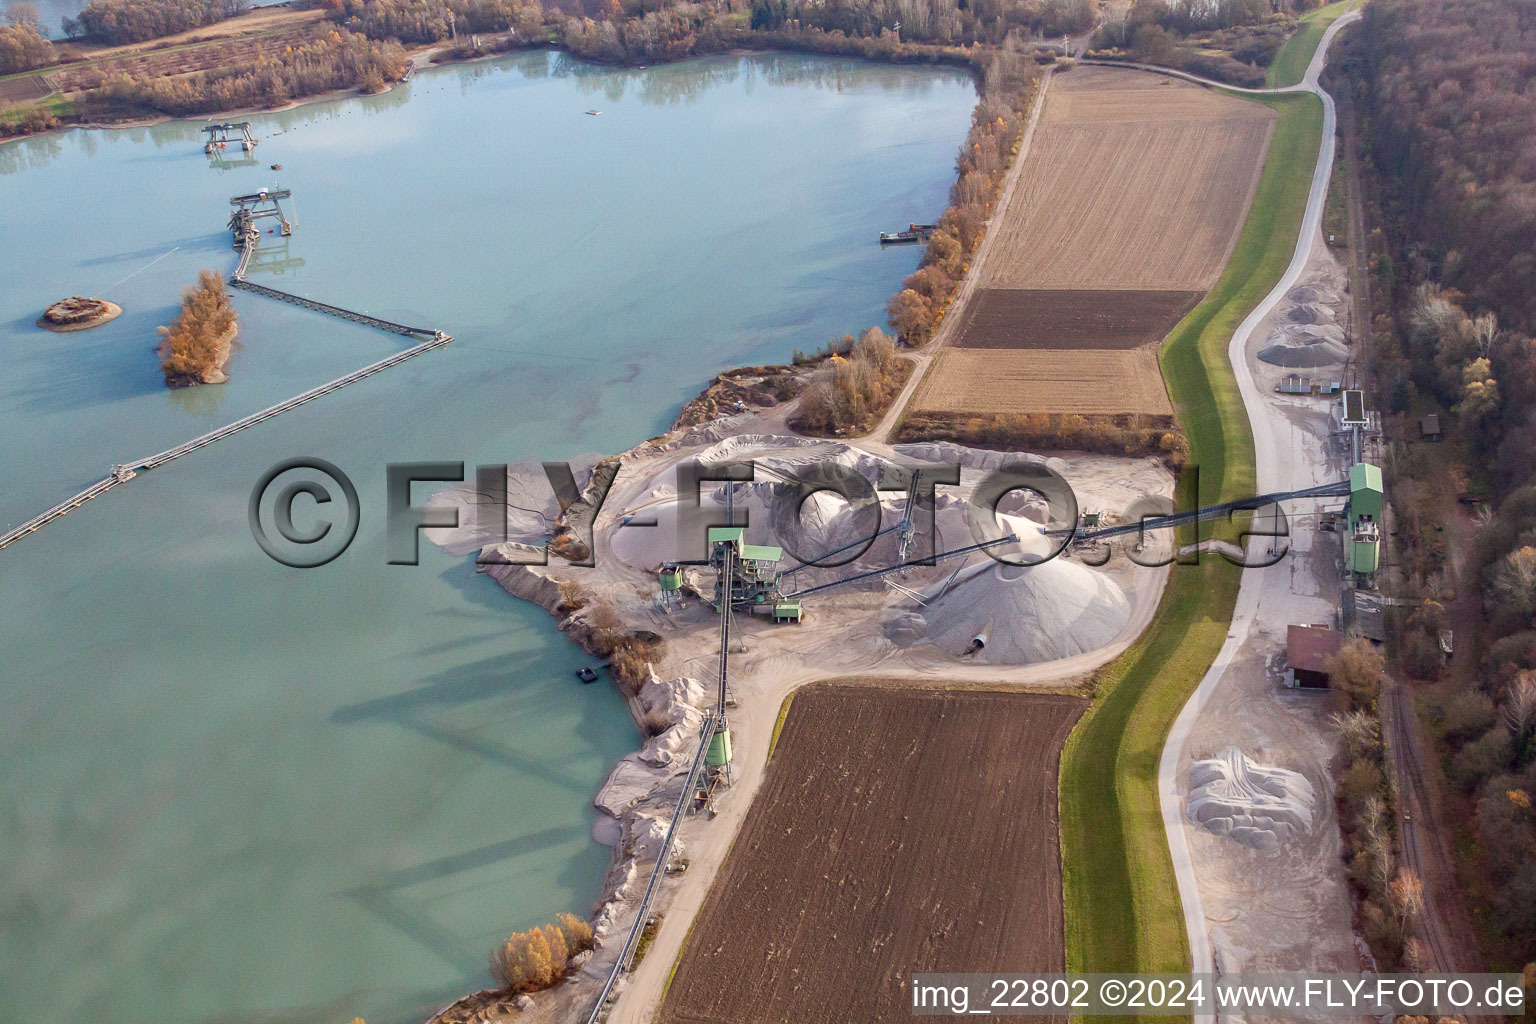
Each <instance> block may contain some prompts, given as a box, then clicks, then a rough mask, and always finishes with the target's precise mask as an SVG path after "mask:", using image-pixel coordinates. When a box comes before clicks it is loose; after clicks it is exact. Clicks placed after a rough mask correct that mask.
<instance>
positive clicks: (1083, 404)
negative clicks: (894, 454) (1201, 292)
mask: <svg viewBox="0 0 1536 1024" xmlns="http://www.w3.org/2000/svg"><path fill="white" fill-rule="evenodd" d="M913 405H914V406H915V407H916V408H917V409H918V410H919V411H922V412H947V413H954V414H956V415H960V416H963V415H965V414H966V413H1029V412H1047V413H1083V414H1086V415H1115V414H1118V413H1153V414H1158V415H1172V413H1173V406H1172V405H1170V404H1169V402H1168V390H1167V388H1165V387H1164V386H1163V375H1162V373H1161V372H1160V371H1159V370H1158V368H1157V350H1156V349H1155V348H1154V347H1152V346H1149V345H1144V346H1142V347H1141V348H1128V349H1127V348H1120V349H1108V348H1097V349H1087V348H1080V349H1068V350H1061V349H1044V348H1030V349H1025V348H947V349H945V350H944V351H943V352H940V353H939V358H938V359H937V360H935V361H934V364H933V367H932V368H931V369H930V370H929V371H928V376H927V377H925V378H924V379H923V383H922V386H921V387H920V388H919V389H918V392H917V397H916V399H915V401H914V402H913Z"/></svg>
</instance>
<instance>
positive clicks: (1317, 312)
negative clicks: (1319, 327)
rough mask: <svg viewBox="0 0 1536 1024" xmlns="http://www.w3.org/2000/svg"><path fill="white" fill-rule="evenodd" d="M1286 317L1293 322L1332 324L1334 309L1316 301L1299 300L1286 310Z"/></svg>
mask: <svg viewBox="0 0 1536 1024" xmlns="http://www.w3.org/2000/svg"><path fill="white" fill-rule="evenodd" d="M1285 318H1286V319H1287V320H1289V321H1290V322H1291V323H1293V324H1331V323H1333V310H1331V309H1329V308H1328V307H1327V306H1321V305H1319V304H1317V303H1316V302H1299V303H1297V304H1296V305H1294V306H1292V307H1291V308H1290V309H1289V310H1287V311H1286V314H1285Z"/></svg>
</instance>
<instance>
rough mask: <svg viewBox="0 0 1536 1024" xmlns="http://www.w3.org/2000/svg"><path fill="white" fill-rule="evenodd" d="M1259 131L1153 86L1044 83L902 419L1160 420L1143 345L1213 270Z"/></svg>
mask: <svg viewBox="0 0 1536 1024" xmlns="http://www.w3.org/2000/svg"><path fill="white" fill-rule="evenodd" d="M1274 122H1275V112H1274V111H1273V110H1271V109H1270V108H1269V107H1266V106H1263V105H1260V104H1257V103H1250V102H1248V101H1245V100H1239V99H1235V98H1233V97H1230V96H1224V95H1222V94H1221V93H1218V92H1215V91H1213V90H1210V89H1204V88H1201V87H1199V86H1197V85H1193V84H1191V83H1188V82H1180V81H1177V80H1175V79H1171V78H1168V77H1166V76H1163V75H1154V74H1149V73H1146V72H1140V71H1131V70H1124V69H1117V68H1096V67H1078V68H1075V69H1073V70H1071V71H1067V72H1063V73H1058V74H1056V75H1055V76H1054V77H1053V79H1052V81H1051V85H1050V91H1049V92H1048V93H1047V94H1046V99H1045V107H1044V109H1043V110H1042V112H1041V117H1040V123H1039V126H1038V128H1037V130H1036V135H1035V139H1034V143H1033V145H1032V147H1031V149H1030V152H1029V156H1028V164H1027V165H1026V166H1025V167H1024V169H1023V177H1022V178H1021V179H1020V181H1019V184H1018V187H1017V188H1016V189H1015V190H1014V191H1013V193H1012V194H1011V195H1010V197H1009V199H1008V204H1007V207H1006V209H1005V210H1004V211H1003V214H1002V216H1001V219H1000V222H999V223H998V224H997V225H996V226H995V227H994V228H993V230H995V231H996V232H997V234H996V235H995V236H994V238H993V240H992V242H991V251H990V253H989V255H988V257H987V260H986V263H985V265H984V266H983V267H982V268H980V269H981V277H980V278H979V280H978V281H977V287H976V290H975V292H974V293H973V294H972V296H971V298H970V301H969V302H968V303H967V304H966V308H965V309H962V310H955V311H954V312H953V313H952V314H951V315H955V316H960V317H963V319H962V320H961V321H960V323H959V324H958V325H957V327H958V332H957V334H956V337H955V340H954V341H953V342H951V344H950V346H949V349H948V350H946V351H945V352H943V353H942V354H941V355H940V357H939V358H938V359H936V360H935V361H934V362H933V364H932V365H931V366H930V367H929V369H928V372H927V374H926V375H925V377H924V378H923V380H922V382H921V383H920V385H919V387H918V390H917V392H916V394H915V396H914V399H913V403H912V409H913V410H914V411H916V412H922V413H947V414H952V415H955V416H965V415H966V414H977V415H980V414H992V413H1081V414H1085V415H1090V416H1098V415H1114V414H1121V413H1157V414H1169V413H1171V412H1172V411H1173V410H1172V407H1171V406H1170V405H1169V402H1168V396H1167V392H1166V390H1165V389H1164V387H1163V383H1162V378H1161V376H1160V374H1159V372H1158V369H1157V359H1156V352H1157V346H1158V344H1159V343H1160V342H1161V341H1162V339H1163V338H1164V337H1165V336H1166V335H1167V334H1168V332H1169V331H1171V330H1172V329H1173V327H1174V326H1175V325H1176V324H1177V323H1178V322H1179V320H1180V319H1181V318H1182V317H1183V316H1184V314H1186V313H1188V312H1189V311H1190V309H1192V308H1193V307H1194V306H1195V304H1196V303H1198V302H1199V300H1200V299H1201V298H1202V297H1203V296H1204V294H1205V292H1206V291H1208V290H1209V289H1210V287H1211V286H1212V285H1213V284H1214V283H1215V281H1216V279H1217V278H1218V277H1219V276H1220V275H1221V271H1222V268H1223V267H1224V266H1225V265H1226V262H1227V258H1228V257H1229V256H1230V254H1231V252H1232V247H1233V245H1234V244H1235V243H1236V241H1237V235H1238V232H1239V231H1240V230H1241V229H1242V224H1243V220H1244V218H1245V217H1246V215H1247V212H1248V206H1249V204H1250V203H1251V202H1252V199H1253V190H1254V188H1255V186H1256V185H1257V183H1258V178H1259V172H1260V170H1261V169H1262V167H1263V164H1264V155H1265V152H1266V150H1267V148H1268V145H1269V137H1270V134H1271V132H1272V131H1273V130H1274ZM1026 352H1027V354H1026Z"/></svg>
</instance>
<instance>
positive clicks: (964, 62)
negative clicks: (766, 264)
mask: <svg viewBox="0 0 1536 1024" xmlns="http://www.w3.org/2000/svg"><path fill="white" fill-rule="evenodd" d="M740 42H741V41H740V40H737V41H736V45H732V46H729V47H726V48H724V49H721V50H707V51H703V52H692V53H686V54H682V55H680V56H677V57H672V58H665V57H664V58H660V59H657V60H654V61H651V62H650V63H648V64H635V63H631V62H618V61H604V60H600V59H598V58H595V57H586V56H580V55H578V54H575V53H572V52H571V50H570V49H568V48H567V47H565V46H562V45H557V44H554V43H549V42H539V43H531V44H529V45H527V46H517V47H513V48H511V49H507V50H502V51H500V52H491V53H478V54H474V55H472V56H465V57H451V58H449V59H447V60H442V61H439V60H436V59H435V58H436V57H437V56H438V55H440V54H445V53H449V52H451V51H453V50H454V49H455V47H454V46H452V45H448V44H445V43H443V42H437V43H432V44H429V45H426V46H422V47H419V48H417V49H414V50H409V49H408V50H407V51H406V57H407V59H408V60H409V61H410V64H411V69H412V70H411V72H410V74H409V75H408V76H407V77H405V78H402V79H399V80H398V81H394V82H386V83H385V84H384V88H382V89H380V90H378V91H377V92H364V91H363V90H362V88H361V87H360V86H349V87H347V88H345V89H331V90H329V91H327V92H323V93H316V94H314V95H313V96H301V97H298V98H296V99H292V100H289V101H288V102H287V103H284V104H281V105H280V106H275V107H231V108H228V109H219V110H211V111H204V112H202V113H198V114H182V115H176V114H157V115H152V116H151V115H140V116H125V117H123V118H121V119H116V118H114V119H111V120H105V121H103V120H91V121H70V122H67V123H61V124H59V125H57V126H56V127H53V128H46V129H44V130H42V131H35V132H22V133H19V134H15V135H0V146H4V145H6V144H8V143H13V142H20V141H23V140H26V139H36V138H43V137H45V136H49V135H55V134H62V133H64V132H68V131H71V130H73V129H82V130H87V131H110V130H114V129H133V128H153V127H155V126H157V125H162V124H170V123H172V122H174V121H187V122H197V121H213V120H217V119H220V118H229V117H239V116H256V115H263V114H281V113H283V112H285V111H289V110H296V109H298V108H299V107H305V106H309V105H310V104H313V103H329V102H335V101H338V100H348V99H361V98H366V97H369V96H382V95H384V94H385V93H388V92H391V91H393V90H394V89H395V88H397V87H399V86H402V85H407V84H409V83H410V81H411V80H412V79H413V78H415V76H416V75H417V74H419V73H420V72H423V71H430V70H432V69H434V68H448V67H458V66H462V65H469V64H481V63H486V62H489V61H493V60H499V59H502V58H508V57H515V56H518V55H521V54H525V53H538V52H541V51H542V52H548V53H563V54H566V55H567V56H569V57H571V58H572V59H573V60H579V61H582V62H583V63H586V64H590V65H592V66H593V67H599V68H626V69H630V70H642V69H644V68H647V67H658V66H664V65H672V64H683V63H686V62H688V61H690V60H704V59H706V58H709V57H750V56H754V55H756V54H764V53H784V54H794V55H798V56H807V57H822V58H826V59H829V60H830V59H843V60H856V61H860V62H863V63H866V64H889V65H892V66H895V67H934V68H954V69H955V70H957V71H964V72H965V73H966V75H967V76H968V77H969V78H970V79H971V82H972V84H973V85H974V86H975V88H976V91H977V95H978V96H980V94H981V88H982V75H981V72H980V71H979V70H978V69H977V68H976V66H975V64H974V63H973V53H972V50H974V49H977V48H975V47H973V48H972V50H967V49H966V48H964V47H956V48H953V51H952V52H949V51H946V52H944V53H935V54H923V55H919V56H914V57H910V58H905V59H894V58H893V59H881V58H878V57H872V56H867V55H864V54H860V53H836V52H827V51H822V50H817V49H813V48H811V47H809V46H806V47H803V48H801V47H796V46H794V45H792V43H790V42H789V41H786V40H783V39H767V40H764V45H762V46H755V47H754V46H742V45H740ZM40 70H41V71H42V72H44V73H46V72H47V71H49V70H51V68H43V69H40Z"/></svg>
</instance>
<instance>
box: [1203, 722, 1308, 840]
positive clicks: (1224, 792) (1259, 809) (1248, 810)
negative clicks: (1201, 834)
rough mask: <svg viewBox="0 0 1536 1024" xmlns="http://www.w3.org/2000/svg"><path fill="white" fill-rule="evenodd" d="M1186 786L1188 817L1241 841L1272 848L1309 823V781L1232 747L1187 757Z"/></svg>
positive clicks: (1295, 773)
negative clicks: (1197, 757) (1210, 754)
mask: <svg viewBox="0 0 1536 1024" xmlns="http://www.w3.org/2000/svg"><path fill="white" fill-rule="evenodd" d="M1189 785H1190V793H1189V799H1188V801H1187V802H1186V804H1185V813H1186V814H1188V815H1189V820H1190V821H1193V822H1197V823H1199V824H1201V825H1204V826H1205V828H1206V830H1207V831H1210V832H1212V833H1215V834H1216V835H1219V836H1230V837H1231V838H1233V839H1235V840H1237V841H1238V842H1239V843H1242V844H1243V845H1244V846H1250V847H1253V848H1254V849H1256V850H1273V849H1276V848H1277V847H1279V846H1280V845H1281V844H1283V843H1285V842H1287V841H1288V840H1290V839H1292V838H1293V837H1295V836H1296V835H1297V834H1298V833H1301V832H1307V831H1309V830H1311V828H1312V815H1313V810H1314V808H1315V806H1316V802H1317V796H1316V794H1315V793H1314V792H1313V789H1312V784H1311V783H1310V782H1308V781H1307V780H1306V778H1305V777H1304V776H1302V775H1301V774H1299V773H1297V772H1293V771H1289V770H1287V769H1285V768H1273V767H1270V766H1268V765H1261V764H1258V763H1256V762H1254V761H1252V760H1250V759H1249V758H1248V756H1247V755H1246V754H1244V753H1243V752H1242V751H1241V750H1239V749H1237V748H1236V747H1228V748H1227V749H1225V750H1223V751H1222V752H1221V753H1219V754H1217V755H1216V756H1215V757H1213V758H1209V759H1207V760H1204V761H1195V762H1193V763H1192V764H1191V765H1190V766H1189Z"/></svg>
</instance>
